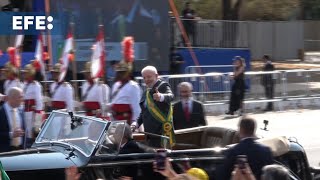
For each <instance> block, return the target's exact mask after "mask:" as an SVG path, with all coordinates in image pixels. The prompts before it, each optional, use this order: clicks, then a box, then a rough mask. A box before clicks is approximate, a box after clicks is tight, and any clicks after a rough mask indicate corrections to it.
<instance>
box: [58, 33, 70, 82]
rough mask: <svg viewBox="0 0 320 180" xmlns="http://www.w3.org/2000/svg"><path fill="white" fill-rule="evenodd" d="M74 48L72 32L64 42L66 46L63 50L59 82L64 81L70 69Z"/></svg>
mask: <svg viewBox="0 0 320 180" xmlns="http://www.w3.org/2000/svg"><path fill="white" fill-rule="evenodd" d="M71 50H73V37H72V34H71V33H68V36H67V39H66V40H65V43H64V48H63V52H62V57H61V64H62V65H61V69H60V72H61V73H60V76H59V82H61V81H63V80H64V78H65V76H66V74H67V71H68V66H69V54H70V52H71Z"/></svg>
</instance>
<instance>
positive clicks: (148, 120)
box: [138, 79, 173, 147]
mask: <svg viewBox="0 0 320 180" xmlns="http://www.w3.org/2000/svg"><path fill="white" fill-rule="evenodd" d="M156 88H158V91H159V92H160V93H161V94H163V95H164V101H163V102H157V101H156V102H155V104H156V106H157V107H158V108H159V109H160V111H162V113H163V114H165V115H167V114H168V111H169V108H170V106H171V101H172V100H173V94H172V91H171V88H170V85H169V84H168V83H167V82H164V81H162V80H160V79H159V80H158V81H157V82H156V83H155V85H154V86H153V87H152V88H151V90H150V94H151V96H152V95H153V94H154V93H155V89H156ZM146 93H147V92H146V91H144V92H143V94H142V97H141V100H140V107H141V113H140V116H139V118H138V125H139V126H140V125H141V124H142V123H143V125H144V130H145V131H146V132H149V133H154V134H162V123H161V122H159V121H158V120H156V119H155V118H153V116H152V115H151V114H150V112H149V110H148V109H147V108H146V107H145V101H146ZM147 138H149V139H154V141H153V142H154V143H155V144H149V145H150V146H154V147H156V146H158V147H160V138H158V137H156V138H155V137H150V136H147ZM157 140H158V141H159V142H156V141H157Z"/></svg>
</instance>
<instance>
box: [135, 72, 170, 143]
mask: <svg viewBox="0 0 320 180" xmlns="http://www.w3.org/2000/svg"><path fill="white" fill-rule="evenodd" d="M141 74H142V76H143V79H144V82H145V83H146V86H147V89H146V91H144V92H143V94H142V97H141V100H140V107H141V113H140V116H139V118H138V121H137V122H138V126H140V125H141V124H143V125H144V130H145V132H147V133H152V134H155V135H163V136H167V137H169V144H170V145H173V143H174V132H173V125H172V112H173V108H172V106H171V102H172V100H173V93H172V91H171V88H170V85H169V84H168V83H167V82H165V81H163V80H161V79H158V71H157V69H156V68H155V67H154V66H146V67H144V68H143V69H142V71H141ZM155 135H150V134H149V135H147V143H148V145H149V146H152V147H165V146H166V145H168V144H167V142H166V140H165V139H164V138H160V137H159V136H155Z"/></svg>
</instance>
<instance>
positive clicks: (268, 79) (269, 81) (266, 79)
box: [262, 63, 274, 86]
mask: <svg viewBox="0 0 320 180" xmlns="http://www.w3.org/2000/svg"><path fill="white" fill-rule="evenodd" d="M263 71H274V66H273V64H272V63H266V64H265V65H264V67H263ZM262 85H263V86H273V85H274V80H273V78H272V74H265V75H263V76H262Z"/></svg>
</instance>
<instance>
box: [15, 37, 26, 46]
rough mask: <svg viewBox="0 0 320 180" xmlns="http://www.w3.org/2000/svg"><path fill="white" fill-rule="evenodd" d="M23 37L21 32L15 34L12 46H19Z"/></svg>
mask: <svg viewBox="0 0 320 180" xmlns="http://www.w3.org/2000/svg"><path fill="white" fill-rule="evenodd" d="M23 39H24V35H22V34H19V35H17V36H16V40H15V43H14V47H15V48H19V47H20V46H22V43H23Z"/></svg>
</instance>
